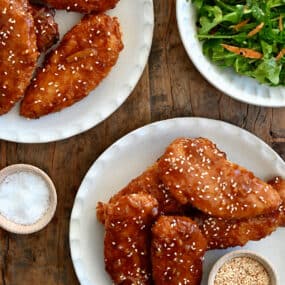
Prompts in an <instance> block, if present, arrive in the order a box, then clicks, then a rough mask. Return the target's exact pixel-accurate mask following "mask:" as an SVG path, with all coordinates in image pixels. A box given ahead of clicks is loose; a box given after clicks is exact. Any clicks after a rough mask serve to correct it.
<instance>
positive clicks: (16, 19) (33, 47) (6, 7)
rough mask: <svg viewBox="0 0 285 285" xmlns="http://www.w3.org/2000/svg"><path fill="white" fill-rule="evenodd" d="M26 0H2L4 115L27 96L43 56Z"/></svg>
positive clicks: (0, 103)
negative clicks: (40, 53)
mask: <svg viewBox="0 0 285 285" xmlns="http://www.w3.org/2000/svg"><path fill="white" fill-rule="evenodd" d="M29 9H30V8H29V4H28V2H27V1H26V0H1V1H0V115H2V114H5V113H7V112H8V111H9V110H10V109H11V108H12V107H13V106H14V105H15V103H16V102H17V101H18V100H19V99H21V98H22V97H23V96H24V91H25V89H26V88H27V86H28V85H29V84H30V80H31V77H32V74H33V71H34V69H35V66H36V62H37V59H38V56H39V53H38V50H37V44H36V35H35V27H34V20H33V17H32V15H31V13H30V12H29Z"/></svg>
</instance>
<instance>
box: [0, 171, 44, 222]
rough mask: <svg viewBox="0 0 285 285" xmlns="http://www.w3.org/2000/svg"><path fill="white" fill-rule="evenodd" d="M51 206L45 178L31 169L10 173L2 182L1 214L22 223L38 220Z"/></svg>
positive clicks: (0, 193) (0, 186)
mask: <svg viewBox="0 0 285 285" xmlns="http://www.w3.org/2000/svg"><path fill="white" fill-rule="evenodd" d="M48 207H49V188H48V185H47V183H46V182H45V180H44V179H43V178H42V177H41V176H39V175H38V174H36V173H33V172H29V171H21V172H16V173H14V174H11V175H8V176H7V177H6V178H5V179H4V180H3V181H2V182H1V183H0V214H1V215H2V216H4V217H5V218H6V219H8V220H10V221H12V222H15V223H17V224H22V225H31V224H34V223H35V222H37V221H38V220H39V219H40V218H41V217H42V216H43V215H44V214H45V212H46V211H47V209H48Z"/></svg>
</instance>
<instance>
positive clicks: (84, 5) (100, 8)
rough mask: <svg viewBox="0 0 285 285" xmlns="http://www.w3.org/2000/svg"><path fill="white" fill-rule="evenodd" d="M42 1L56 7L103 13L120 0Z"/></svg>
mask: <svg viewBox="0 0 285 285" xmlns="http://www.w3.org/2000/svg"><path fill="white" fill-rule="evenodd" d="M42 2H44V3H47V4H49V5H50V6H52V7H53V8H56V9H64V10H67V11H75V12H80V13H86V14H89V13H91V12H96V13H102V12H105V11H107V10H109V9H113V8H115V6H116V4H117V3H118V2H119V0H43V1H42Z"/></svg>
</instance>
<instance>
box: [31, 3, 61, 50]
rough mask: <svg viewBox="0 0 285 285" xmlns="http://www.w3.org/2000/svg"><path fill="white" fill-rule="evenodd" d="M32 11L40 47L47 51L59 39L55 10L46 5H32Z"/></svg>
mask: <svg viewBox="0 0 285 285" xmlns="http://www.w3.org/2000/svg"><path fill="white" fill-rule="evenodd" d="M31 13H32V15H33V18H34V23H35V28H36V35H37V46H38V49H39V51H40V52H45V51H47V50H48V49H49V48H50V47H52V46H53V45H54V44H55V43H56V42H57V41H58V39H59V32H58V25H57V23H56V22H55V20H54V15H55V11H54V9H50V8H48V7H46V6H41V5H31Z"/></svg>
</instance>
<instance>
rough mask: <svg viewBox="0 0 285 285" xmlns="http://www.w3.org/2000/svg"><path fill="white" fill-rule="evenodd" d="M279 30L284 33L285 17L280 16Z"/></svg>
mask: <svg viewBox="0 0 285 285" xmlns="http://www.w3.org/2000/svg"><path fill="white" fill-rule="evenodd" d="M279 30H280V31H281V32H282V31H283V17H282V15H280V16H279Z"/></svg>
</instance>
